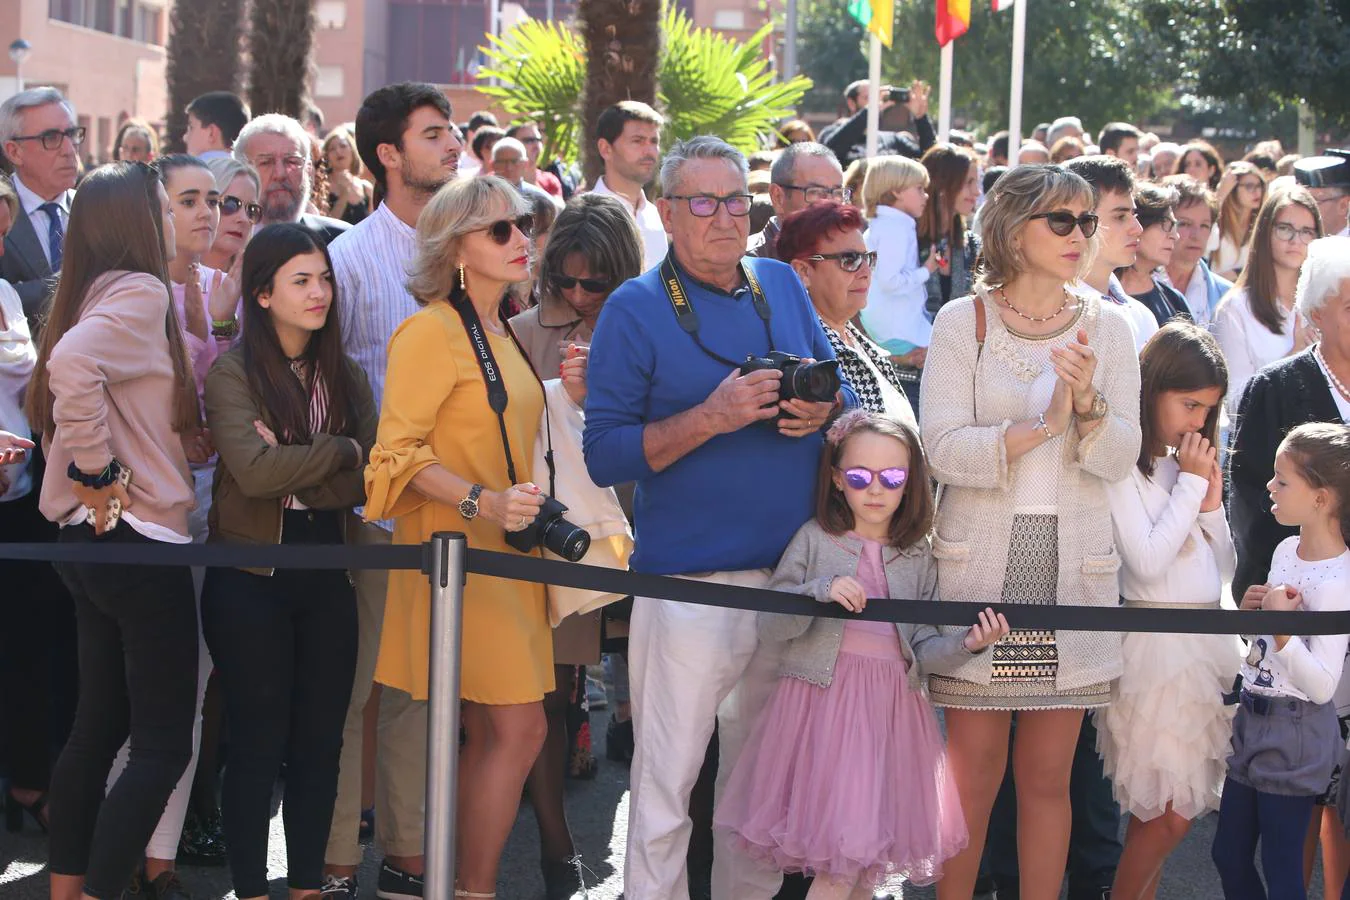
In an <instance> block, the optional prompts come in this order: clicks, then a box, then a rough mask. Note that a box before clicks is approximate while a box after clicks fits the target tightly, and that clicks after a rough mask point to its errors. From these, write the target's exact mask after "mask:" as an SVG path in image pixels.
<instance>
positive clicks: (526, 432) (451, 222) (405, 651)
mask: <svg viewBox="0 0 1350 900" xmlns="http://www.w3.org/2000/svg"><path fill="white" fill-rule="evenodd" d="M532 225H533V223H532V221H531V217H530V214H529V207H528V205H527V204H526V203H525V201H524V200H522V199H521V198H520V196H519V195H518V194H517V193H516V192H515V191H514V190H513V189H512V188H511V187H510V185H508V184H507V183H506V182H504V181H502V180H501V179H499V178H495V177H486V178H476V179H468V180H462V181H456V182H453V183H451V184H448V185H446V186H445V187H443V188H441V190H440V191H439V192H438V193H437V194H436V196H435V197H433V198H432V200H431V202H430V203H429V204H428V205H427V207H426V209H425V210H423V212H422V214H421V216H420V218H419V219H418V222H417V257H416V260H415V261H414V263H413V266H412V273H411V281H410V283H409V289H410V291H411V293H412V294H413V296H414V297H415V298H416V299H417V301H418V303H420V304H422V306H423V309H422V310H421V311H420V312H418V313H415V314H414V315H412V316H410V317H409V318H408V319H407V320H406V321H405V322H404V323H403V324H402V325H401V326H399V328H398V330H397V331H395V332H394V336H393V337H392V338H391V339H390V342H389V369H388V373H387V375H386V377H385V383H384V402H383V404H382V406H381V409H382V413H381V416H380V427H379V432H378V436H377V440H376V445H375V448H374V450H373V451H372V452H371V456H370V466H369V468H368V469H367V470H366V491H367V495H368V498H369V502H368V503H367V506H366V517H367V518H368V519H371V520H374V519H381V518H393V519H394V520H395V526H394V542H395V543H397V544H413V543H419V542H422V541H425V540H427V539H428V538H430V536H431V535H432V533H433V532H436V531H446V530H453V531H462V532H464V533H465V534H467V535H468V539H469V546H471V547H473V548H475V549H479V550H495V551H500V552H505V553H515V552H518V551H516V550H513V549H512V548H511V547H510V546H509V545H508V544H507V542H506V534H507V532H511V531H520V530H523V529H524V528H525V527H526V526H527V525H529V524H530V523H531V522H532V521H533V520H534V518H535V515H536V514H537V512H538V510H539V508H540V506H541V505H542V503H543V499H544V495H543V492H542V491H541V490H540V489H539V488H538V487H536V486H535V485H534V484H532V483H531V482H530V478H531V477H532V476H531V462H530V460H531V458H532V454H533V448H534V442H535V437H536V432H537V430H538V428H539V422H540V416H541V414H542V412H543V408H544V395H543V390H542V388H541V386H540V383H539V380H538V378H536V377H535V374H534V371H533V370H532V369H531V368H530V365H529V362H528V361H527V360H526V357H525V354H524V353H523V352H522V351H521V349H520V346H519V344H517V343H516V341H515V339H514V337H513V336H512V334H511V332H510V331H509V329H508V327H507V325H506V323H505V321H504V320H503V319H502V316H501V302H502V300H503V298H504V297H505V296H506V294H507V289H508V287H509V286H510V285H511V284H513V283H516V282H521V281H524V280H526V278H528V277H529V252H530V232H531V228H532ZM475 319H476V320H477V322H479V323H481V336H480V340H484V341H485V342H486V346H487V348H488V349H489V350H490V352H491V355H492V357H493V358H494V359H495V362H496V370H497V371H498V372H499V373H500V376H501V381H502V384H503V386H504V387H505V390H506V394H507V405H506V408H505V410H504V411H503V418H502V420H501V424H499V419H498V416H497V414H496V413H495V412H494V411H493V409H492V407H490V406H489V405H488V391H487V383H486V382H485V380H484V376H483V370H482V369H480V367H479V364H478V359H477V356H476V355H475V345H474V342H473V340H471V336H470V327H471V324H472V323H473V322H474V320H475ZM503 427H504V430H505V435H506V439H507V441H506V442H507V443H509V446H510V450H509V453H510V459H511V467H510V468H512V469H513V470H514V472H515V474H516V479H517V483H512V479H511V478H510V477H509V476H508V466H507V461H506V460H507V455H506V454H507V451H506V450H505V449H504V447H503V443H504V442H503ZM537 553H538V551H533V553H532V555H535V554H537ZM430 621H431V608H430V599H429V597H428V592H427V588H426V580H425V578H423V577H422V576H421V575H420V574H418V573H416V572H411V571H405V572H392V573H390V578H389V594H388V599H387V602H386V606H385V614H384V632H383V637H382V640H381V644H380V654H379V662H378V664H377V667H376V671H375V678H376V680H377V681H378V682H380V683H381V684H383V685H385V686H386V688H385V692H384V695H383V699H382V701H381V702H382V703H388V702H389V698H390V696H391V694H392V695H393V697H394V698H395V700H394V703H395V704H396V706H397V707H401V708H402V707H406V709H404V710H403V712H402V713H401V714H406V715H415V716H421V717H423V718H425V716H426V700H427V677H428V661H427V656H428V631H429V628H430ZM462 648H463V649H462V657H461V682H460V697H461V699H462V701H463V722H464V729H465V732H466V733H467V736H468V742H467V743H466V744H465V746H464V748H463V750H462V752H461V753H460V761H459V766H460V768H459V785H460V790H459V809H458V810H457V813H456V814H457V817H458V821H459V825H460V827H459V830H458V835H459V847H458V862H459V869H458V873H457V878H456V882H455V896H456V897H470V898H491V897H493V896H494V889H495V887H496V884H497V866H498V863H499V861H500V857H501V852H502V848H503V847H504V846H505V844H506V838H507V835H508V834H509V833H510V830H511V825H512V823H513V822H514V821H515V816H516V810H517V807H518V806H519V803H520V796H521V790H522V787H523V785H524V783H525V776H526V775H527V774H528V773H529V771H530V767H531V765H532V764H533V762H534V760H535V757H536V756H537V755H538V754H539V748H540V746H541V745H542V743H543V740H544V734H545V731H546V725H545V719H544V711H543V706H542V702H541V701H542V700H543V697H544V694H545V693H547V692H548V691H550V690H552V689H553V644H552V636H551V633H550V629H549V620H548V613H547V608H546V602H545V597H544V588H543V586H542V585H536V584H528V583H525V582H521V581H507V580H503V579H498V578H488V577H484V576H481V575H470V576H469V578H468V583H467V586H466V587H465V589H464V632H463V642H462ZM390 689H393V690H392V691H391V690H390ZM382 715H383V714H382ZM408 751H409V754H408V758H407V762H408V764H410V765H425V759H424V748H423V747H410V748H408ZM408 799H410V800H412V798H408ZM413 802H416V801H413ZM418 862H420V860H418ZM419 868H420V867H419ZM408 874H410V875H419V876H420V872H410V873H408Z"/></svg>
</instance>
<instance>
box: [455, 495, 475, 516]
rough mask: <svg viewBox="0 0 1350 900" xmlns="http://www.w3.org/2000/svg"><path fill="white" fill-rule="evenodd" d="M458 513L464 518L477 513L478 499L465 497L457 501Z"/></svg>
mask: <svg viewBox="0 0 1350 900" xmlns="http://www.w3.org/2000/svg"><path fill="white" fill-rule="evenodd" d="M459 514H460V515H461V516H463V517H464V518H466V519H472V518H473V517H474V516H476V515H478V501H477V500H467V499H466V500H461V501H459Z"/></svg>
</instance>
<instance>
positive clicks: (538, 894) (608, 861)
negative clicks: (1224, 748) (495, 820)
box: [0, 711, 1322, 900]
mask: <svg viewBox="0 0 1350 900" xmlns="http://www.w3.org/2000/svg"><path fill="white" fill-rule="evenodd" d="M591 718H592V723H593V734H595V736H596V743H597V746H596V753H597V755H598V756H599V757H600V762H601V764H600V771H599V774H598V775H597V776H596V778H595V779H594V780H593V781H573V782H569V784H568V787H567V810H568V816H569V819H570V821H571V826H572V833H573V837H574V840H575V841H576V844H577V848H578V850H579V851H580V852H581V855H582V857H583V860H584V862H585V864H586V866H587V867H588V868H589V869H590V871H591V878H590V879H589V880H588V884H590V885H592V887H591V890H590V900H615V898H619V897H621V896H622V895H623V860H624V849H625V841H624V836H625V832H626V830H627V824H628V771H627V769H626V768H625V767H624V766H622V765H619V764H616V763H611V762H609V761H607V760H606V759H605V758H604V734H605V728H604V723H605V721H606V720H607V716H606V714H605V713H604V712H603V711H597V712H594V713H592V714H591ZM1214 825H1215V817H1214V816H1209V817H1207V818H1205V819H1202V820H1201V821H1199V822H1197V823H1196V824H1195V827H1194V828H1193V829H1192V831H1191V834H1190V835H1189V836H1188V837H1187V838H1186V840H1185V842H1184V843H1183V844H1182V845H1181V847H1180V848H1179V849H1178V850H1177V851H1176V853H1174V854H1173V855H1172V857H1171V859H1170V860H1169V861H1168V863H1167V867H1166V869H1165V870H1164V873H1163V879H1162V887H1161V889H1160V890H1159V892H1158V900H1219V898H1221V897H1222V892H1221V891H1220V890H1219V882H1218V878H1217V876H1216V875H1215V873H1214V866H1213V864H1212V863H1211V862H1210V859H1209V847H1210V843H1211V842H1212V841H1213V839H1214ZM378 859H379V855H378V853H377V851H376V850H375V848H374V847H367V849H366V858H365V863H364V866H363V868H362V870H361V900H373V898H374V897H375V871H376V867H377V866H378ZM45 861H46V843H45V841H44V839H43V837H42V835H41V834H39V833H38V832H37V831H36V830H35V829H33V828H32V826H31V824H29V826H28V829H27V830H26V831H24V832H23V833H22V834H20V835H12V834H7V833H3V832H0V900H38V898H45V897H46V896H47V873H46V868H45ZM285 871H286V845H285V835H284V833H283V830H282V823H281V816H280V815H279V814H278V815H277V816H275V817H274V818H273V820H272V838H271V843H270V846H269V873H268V874H269V877H270V878H271V879H272V880H271V896H272V897H273V898H278V900H281V898H285V897H286V880H285ZM182 879H183V882H184V884H185V885H186V886H187V888H188V890H190V891H191V892H192V896H193V898H194V900H222V898H231V900H232V898H234V892H233V891H232V890H230V879H229V873H228V872H227V871H226V870H225V869H223V868H213V869H206V868H185V869H184V870H183V872H182ZM892 890H894V891H895V893H896V895H897V896H903V897H904V900H929V898H933V897H935V896H936V895H935V893H934V892H933V890H932V888H917V887H908V886H904V887H901V886H894V887H892ZM543 891H544V883H543V878H542V877H541V875H540V873H539V837H538V831H537V830H536V827H535V821H534V813H533V811H532V810H531V809H530V806H529V804H528V802H526V803H523V804H522V805H521V810H520V814H519V816H518V817H517V819H516V825H515V828H514V830H513V831H512V832H511V838H510V841H509V842H508V843H507V846H506V852H505V855H504V857H503V860H502V868H501V876H500V879H499V881H498V885H497V896H498V897H499V898H501V900H542V898H543ZM1309 896H1310V898H1313V900H1316V898H1320V897H1321V896H1322V886H1321V873H1320V870H1319V871H1317V872H1315V874H1314V881H1313V890H1312V892H1310V894H1309ZM446 900H448V898H446Z"/></svg>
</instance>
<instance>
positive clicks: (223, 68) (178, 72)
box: [165, 0, 244, 152]
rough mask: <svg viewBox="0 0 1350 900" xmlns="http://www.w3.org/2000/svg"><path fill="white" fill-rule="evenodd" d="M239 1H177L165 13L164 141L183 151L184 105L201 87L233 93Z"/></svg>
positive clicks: (240, 15)
mask: <svg viewBox="0 0 1350 900" xmlns="http://www.w3.org/2000/svg"><path fill="white" fill-rule="evenodd" d="M243 6H244V4H243V0H179V2H178V3H175V4H173V12H171V13H170V14H169V46H168V63H167V66H168V70H167V80H168V82H169V112H168V115H167V117H166V120H167V121H166V133H165V146H166V147H168V148H170V149H171V150H173V151H174V152H179V151H182V150H183V132H185V131H186V130H187V105H188V104H189V103H191V102H192V99H193V98H194V97H198V96H200V95H202V94H204V93H206V92H207V91H231V92H234V93H238V92H239V80H240V75H241V72H240V64H239V48H240V39H241V38H242V36H243V34H242V26H243V18H244V10H243Z"/></svg>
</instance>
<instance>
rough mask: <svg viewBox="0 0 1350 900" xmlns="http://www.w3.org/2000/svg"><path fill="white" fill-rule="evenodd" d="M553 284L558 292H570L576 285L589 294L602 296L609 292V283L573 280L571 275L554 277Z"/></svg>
mask: <svg viewBox="0 0 1350 900" xmlns="http://www.w3.org/2000/svg"><path fill="white" fill-rule="evenodd" d="M553 284H554V286H555V287H557V288H558V290H560V291H570V290H571V289H572V288H574V287H576V286H577V285H581V289H582V290H583V291H586V292H587V293H590V294H603V293H604V292H605V291H607V290H609V288H610V283H609V282H608V281H604V280H603V279H600V278H573V277H572V276H571V275H554V276H553Z"/></svg>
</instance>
